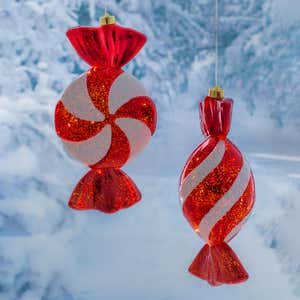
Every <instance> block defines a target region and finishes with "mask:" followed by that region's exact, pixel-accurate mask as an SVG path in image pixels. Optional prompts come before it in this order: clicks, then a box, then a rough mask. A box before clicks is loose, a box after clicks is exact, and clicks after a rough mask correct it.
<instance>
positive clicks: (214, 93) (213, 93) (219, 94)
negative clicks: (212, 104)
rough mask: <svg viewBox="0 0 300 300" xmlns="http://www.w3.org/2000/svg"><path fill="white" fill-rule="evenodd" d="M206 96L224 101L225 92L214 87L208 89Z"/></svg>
mask: <svg viewBox="0 0 300 300" xmlns="http://www.w3.org/2000/svg"><path fill="white" fill-rule="evenodd" d="M208 96H209V97H212V98H216V99H224V97H225V92H224V90H223V89H222V88H221V87H219V86H218V85H216V86H215V87H213V88H210V89H209V91H208Z"/></svg>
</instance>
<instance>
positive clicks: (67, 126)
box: [54, 101, 105, 142]
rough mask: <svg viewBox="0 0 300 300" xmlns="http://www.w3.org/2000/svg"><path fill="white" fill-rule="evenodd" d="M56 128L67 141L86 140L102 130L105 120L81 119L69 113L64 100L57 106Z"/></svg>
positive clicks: (59, 134)
mask: <svg viewBox="0 0 300 300" xmlns="http://www.w3.org/2000/svg"><path fill="white" fill-rule="evenodd" d="M54 118H55V129H56V132H57V134H58V136H59V137H60V138H62V139H64V140H67V141H74V142H77V141H84V140H87V139H89V138H91V137H93V136H95V135H96V134H97V133H99V132H100V131H101V129H102V128H103V127H104V126H105V123H104V122H91V121H86V120H82V119H79V118H77V117H75V116H74V115H72V114H71V113H69V112H68V111H67V109H66V108H65V106H64V104H63V103H62V101H59V102H58V103H57V105H56V108H55V116H54Z"/></svg>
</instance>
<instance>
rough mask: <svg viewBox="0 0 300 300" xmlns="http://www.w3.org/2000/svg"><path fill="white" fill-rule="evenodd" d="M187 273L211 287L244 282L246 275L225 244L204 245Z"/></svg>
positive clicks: (234, 255) (237, 259)
mask: <svg viewBox="0 0 300 300" xmlns="http://www.w3.org/2000/svg"><path fill="white" fill-rule="evenodd" d="M189 272H190V273H192V274H193V275H195V276H197V277H199V278H201V279H203V280H206V281H207V282H208V283H209V284H210V285H212V286H218V285H221V284H236V283H241V282H243V281H246V280H247V279H248V277H249V276H248V273H247V271H246V270H245V269H244V267H243V265H242V264H241V262H240V260H239V258H238V257H237V255H236V254H235V253H234V252H233V251H232V249H231V248H230V247H229V246H228V244H226V243H220V244H217V245H208V244H206V245H205V246H204V247H203V248H202V249H201V250H200V252H199V253H198V255H197V256H196V258H195V259H194V261H193V263H192V264H191V265H190V267H189Z"/></svg>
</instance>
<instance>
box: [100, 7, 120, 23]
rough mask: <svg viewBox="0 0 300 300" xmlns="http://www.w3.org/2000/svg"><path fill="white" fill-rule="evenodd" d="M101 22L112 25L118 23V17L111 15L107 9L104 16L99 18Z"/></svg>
mask: <svg viewBox="0 0 300 300" xmlns="http://www.w3.org/2000/svg"><path fill="white" fill-rule="evenodd" d="M99 23H100V24H101V25H112V24H116V18H115V16H112V15H110V14H109V13H108V12H107V11H106V10H105V13H104V16H102V17H101V18H100V19H99Z"/></svg>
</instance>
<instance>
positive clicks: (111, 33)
mask: <svg viewBox="0 0 300 300" xmlns="http://www.w3.org/2000/svg"><path fill="white" fill-rule="evenodd" d="M67 37H68V38H69V40H70V42H71V44H72V45H73V47H74V48H75V50H76V51H77V53H78V55H79V56H80V57H81V58H82V59H83V60H85V61H86V62H87V63H88V64H89V65H90V66H91V69H90V70H88V71H87V72H86V73H85V75H84V76H81V77H79V78H78V79H77V80H75V81H74V82H73V83H72V84H71V85H70V87H69V88H68V89H67V90H66V91H65V93H64V94H63V96H62V98H61V100H60V101H59V102H58V104H57V106H56V110H55V128H56V132H57V134H58V136H59V137H60V138H61V139H62V141H63V143H64V145H65V147H66V150H67V151H69V153H70V154H71V155H72V156H73V157H75V158H76V159H78V160H80V161H81V162H82V163H85V164H86V165H87V166H89V167H90V168H91V171H89V172H88V173H87V174H86V175H85V176H84V177H83V178H82V179H81V180H80V181H79V183H78V184H77V186H76V187H75V189H74V191H73V193H72V195H71V197H70V200H69V206H70V207H71V208H73V209H77V210H85V209H96V210H99V211H102V212H105V213H114V212H116V211H118V210H120V209H123V208H128V207H130V206H131V205H133V204H135V203H136V202H138V201H139V200H140V199H141V193H140V191H139V190H138V188H137V187H136V185H135V184H134V182H133V181H132V180H131V179H130V177H129V176H128V175H126V174H125V173H124V172H123V171H122V170H120V168H121V167H122V166H123V165H124V164H125V163H126V162H127V161H128V160H129V159H132V158H133V157H135V156H136V155H137V154H138V153H139V152H140V151H141V150H142V149H143V148H144V147H145V145H146V144H147V142H148V139H149V138H150V136H151V135H153V134H154V131H155V128H156V108H155V105H154V103H153V101H152V100H151V99H150V98H149V97H148V96H147V94H146V92H145V90H144V89H143V88H142V87H141V84H140V83H138V82H137V80H136V79H134V78H133V77H128V75H125V73H124V71H123V70H122V69H121V67H122V66H124V65H125V64H126V63H127V62H129V61H130V60H131V59H132V58H133V57H134V56H135V55H136V54H137V53H138V52H139V51H140V49H141V48H142V47H143V45H144V44H145V42H146V36H145V35H144V34H142V33H140V32H137V31H135V30H133V29H130V28H124V27H121V26H118V25H115V24H112V25H104V26H99V27H76V28H72V29H70V30H68V31H67ZM124 75H125V76H124ZM120 82H121V83H120ZM122 82H125V83H122ZM126 83H128V84H130V85H131V89H132V91H131V90H130V91H128V90H126V89H127V86H128V85H127V84H126ZM118 86H121V88H123V90H122V89H121V88H120V87H118ZM128 89H130V87H128ZM134 93H136V95H135V94H134ZM72 95H73V96H74V97H73V96H72ZM78 95H79V96H78ZM80 97H81V98H80ZM123 97H125V98H124V99H122V98H123ZM127 97H129V98H127ZM74 99H75V100H76V101H83V102H82V103H81V105H77V104H78V103H76V101H75V100H74ZM118 102H120V104H118ZM115 107H116V111H114V110H115ZM134 126H135V127H134Z"/></svg>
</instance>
